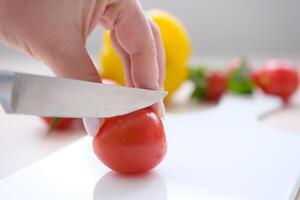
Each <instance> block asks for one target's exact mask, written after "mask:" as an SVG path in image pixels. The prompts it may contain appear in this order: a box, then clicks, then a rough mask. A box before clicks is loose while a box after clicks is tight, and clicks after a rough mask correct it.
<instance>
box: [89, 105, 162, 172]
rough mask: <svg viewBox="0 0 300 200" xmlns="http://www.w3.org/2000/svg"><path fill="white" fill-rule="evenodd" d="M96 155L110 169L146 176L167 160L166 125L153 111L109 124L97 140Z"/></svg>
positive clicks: (95, 140) (110, 119)
mask: <svg viewBox="0 0 300 200" xmlns="http://www.w3.org/2000/svg"><path fill="white" fill-rule="evenodd" d="M93 147H94V152H95V153H96V155H97V156H98V158H99V159H100V160H101V161H102V162H103V163H104V164H105V165H106V166H108V167H109V168H110V169H112V170H114V171H117V172H120V173H142V172H146V171H149V170H151V169H153V168H154V167H155V166H157V165H158V164H159V163H160V162H161V161H162V159H163V158H164V156H165V154H166V150H167V143H166V138H165V132H164V127H163V123H162V121H161V119H160V117H158V116H157V115H156V114H155V113H154V112H153V111H152V110H151V109H149V108H145V109H142V110H139V111H136V112H133V113H130V114H127V115H123V116H118V117H113V118H109V119H106V120H105V123H104V125H103V126H102V127H101V129H100V131H99V133H98V135H97V136H96V137H94V139H93Z"/></svg>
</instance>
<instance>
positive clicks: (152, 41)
mask: <svg viewBox="0 0 300 200" xmlns="http://www.w3.org/2000/svg"><path fill="white" fill-rule="evenodd" d="M101 24H102V25H104V27H105V28H107V29H109V30H111V42H112V45H113V47H114V49H115V50H116V51H117V53H118V55H119V56H120V57H121V59H122V61H123V62H124V64H125V67H126V80H127V83H128V84H129V85H132V86H134V87H139V88H145V89H153V90H157V89H161V88H162V85H163V81H164V73H165V72H164V71H165V70H164V62H165V61H164V60H165V59H164V50H163V46H162V42H161V39H160V33H159V30H158V28H157V27H156V26H155V25H154V24H151V25H150V22H149V21H148V19H147V17H146V16H145V15H144V13H143V11H142V8H141V7H140V5H139V4H138V2H137V1H134V0H128V1H127V0H123V1H119V6H116V5H111V6H109V7H108V8H107V9H106V10H105V11H104V15H103V18H102V20H101ZM153 107H154V109H155V110H156V111H157V112H158V114H161V113H163V110H164V108H163V104H162V103H159V104H156V105H155V106H153Z"/></svg>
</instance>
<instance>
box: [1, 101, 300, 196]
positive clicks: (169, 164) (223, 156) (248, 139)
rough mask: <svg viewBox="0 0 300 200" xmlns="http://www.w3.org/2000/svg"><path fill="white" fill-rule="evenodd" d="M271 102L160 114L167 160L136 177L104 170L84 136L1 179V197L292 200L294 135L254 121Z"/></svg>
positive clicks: (297, 143) (298, 145)
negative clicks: (164, 118) (163, 122)
mask: <svg viewBox="0 0 300 200" xmlns="http://www.w3.org/2000/svg"><path fill="white" fill-rule="evenodd" d="M278 106H279V101H277V100H275V99H266V98H260V97H258V98H255V99H247V98H245V99H240V97H239V98H234V97H226V98H225V99H224V101H223V102H222V103H221V104H219V106H217V107H215V108H212V109H209V110H205V111H202V112H193V113H186V114H169V115H167V117H166V120H165V126H166V133H167V139H168V144H169V150H168V154H167V157H166V159H165V161H164V162H163V163H162V164H161V165H160V166H159V167H158V168H157V169H156V170H155V171H154V172H152V173H149V174H146V175H143V176H137V177H124V176H119V175H116V174H114V173H111V172H108V171H109V170H108V169H107V168H106V167H104V166H103V165H102V164H101V163H100V162H99V161H98V160H97V159H96V157H95V155H94V154H93V151H92V145H91V139H90V138H85V139H83V140H80V141H78V142H77V143H75V144H73V145H71V146H69V147H67V148H65V149H64V150H61V151H60V152H57V153H55V154H53V155H51V156H49V157H47V158H45V159H43V160H42V161H40V162H37V163H36V164H33V165H31V166H29V167H27V168H25V169H23V170H21V171H19V172H17V173H15V174H13V175H11V176H8V177H6V178H4V179H2V180H1V181H0V199H33V200H34V199H74V200H76V199H131V200H134V199H161V200H165V199H172V200H173V199H174V200H176V199H208V200H210V199H213V200H216V199H237V200H243V199H258V200H260V199H261V200H277V199H278V200H290V199H294V198H295V196H296V192H297V190H298V186H299V179H298V177H299V175H300V160H299V159H298V158H299V152H300V137H299V136H298V135H297V134H293V133H288V132H284V131H276V130H274V129H272V128H269V127H267V126H265V125H263V124H261V123H260V122H259V121H257V119H256V118H257V117H258V116H259V115H261V114H263V113H265V112H267V111H269V110H271V109H274V108H276V107H278ZM233 108H234V109H233Z"/></svg>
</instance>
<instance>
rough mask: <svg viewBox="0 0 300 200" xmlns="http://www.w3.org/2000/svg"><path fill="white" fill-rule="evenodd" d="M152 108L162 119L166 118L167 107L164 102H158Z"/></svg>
mask: <svg viewBox="0 0 300 200" xmlns="http://www.w3.org/2000/svg"><path fill="white" fill-rule="evenodd" d="M152 108H153V109H154V110H155V111H156V113H157V114H158V115H159V116H160V117H161V118H164V117H165V113H166V110H165V105H164V103H163V102H162V101H160V102H157V103H156V104H154V105H153V107H152Z"/></svg>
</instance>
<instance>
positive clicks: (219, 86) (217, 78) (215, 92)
mask: <svg viewBox="0 0 300 200" xmlns="http://www.w3.org/2000/svg"><path fill="white" fill-rule="evenodd" d="M206 87H207V88H206V93H207V99H208V100H210V101H219V100H220V98H221V97H222V96H223V94H224V93H225V91H226V77H225V76H224V75H223V74H221V73H217V72H213V73H210V74H208V76H207V86H206Z"/></svg>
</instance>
